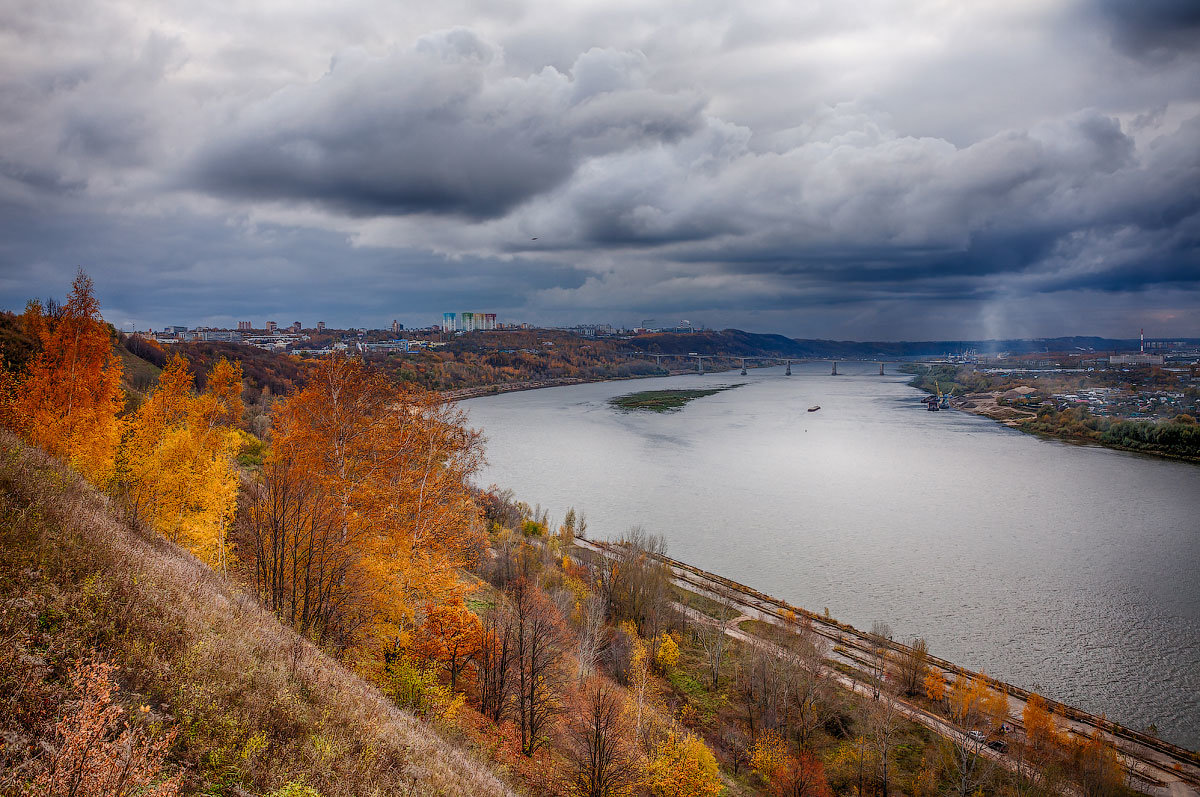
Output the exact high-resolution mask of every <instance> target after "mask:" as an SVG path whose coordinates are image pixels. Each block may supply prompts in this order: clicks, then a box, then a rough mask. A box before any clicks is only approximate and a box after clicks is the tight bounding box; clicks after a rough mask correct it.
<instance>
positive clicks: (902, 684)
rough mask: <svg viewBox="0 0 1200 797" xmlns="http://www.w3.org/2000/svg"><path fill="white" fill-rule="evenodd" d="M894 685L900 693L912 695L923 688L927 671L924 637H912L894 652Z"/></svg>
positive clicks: (927, 658)
mask: <svg viewBox="0 0 1200 797" xmlns="http://www.w3.org/2000/svg"><path fill="white" fill-rule="evenodd" d="M894 660H895V672H896V686H897V688H899V690H900V692H901V693H902V694H905V695H908V696H910V697H911V696H914V695H918V694H920V693H921V692H922V691H923V690H924V685H925V676H926V675H927V674H928V672H929V645H928V643H926V642H925V640H924V639H914V640H913V641H912V642H910V643H909V644H908V646H907V647H905V648H901V649H900V650H899V651H898V652H897V653H896V654H895V659H894Z"/></svg>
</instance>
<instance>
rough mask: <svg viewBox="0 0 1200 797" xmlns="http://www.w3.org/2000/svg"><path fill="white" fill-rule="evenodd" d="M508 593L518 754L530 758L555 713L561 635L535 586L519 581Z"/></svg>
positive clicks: (551, 609) (558, 624)
mask: <svg viewBox="0 0 1200 797" xmlns="http://www.w3.org/2000/svg"><path fill="white" fill-rule="evenodd" d="M509 592H510V596H511V600H512V607H513V608H512V614H511V623H512V627H513V653H514V662H513V663H514V664H515V665H516V687H517V693H516V698H517V699H516V704H517V714H518V725H519V726H520V729H521V752H522V753H524V754H525V755H526V756H532V755H533V753H534V751H535V750H536V749H537V748H538V747H540V746H541V745H542V744H543V743H544V742H545V732H546V729H547V727H548V726H549V724H550V722H551V720H552V719H553V718H554V717H555V716H556V715H557V714H558V712H559V706H558V702H557V697H558V692H559V691H560V686H561V664H562V661H561V660H562V655H563V652H564V644H565V636H564V633H563V627H562V623H561V618H560V617H559V615H558V612H557V611H556V610H555V608H554V606H553V604H551V602H550V599H549V598H548V597H547V596H546V594H545V593H544V592H542V590H541V589H539V588H538V587H537V586H536V585H534V584H532V583H530V582H529V581H527V580H525V579H523V578H520V579H517V580H516V581H514V582H513V583H512V585H511V587H510V588H509Z"/></svg>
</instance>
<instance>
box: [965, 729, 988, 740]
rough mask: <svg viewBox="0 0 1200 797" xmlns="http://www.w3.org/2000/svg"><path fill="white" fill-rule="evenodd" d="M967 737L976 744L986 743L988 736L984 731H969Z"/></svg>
mask: <svg viewBox="0 0 1200 797" xmlns="http://www.w3.org/2000/svg"><path fill="white" fill-rule="evenodd" d="M967 736H969V737H970V738H971V739H972V740H974V741H976V742H986V741H987V735H986V734H984V732H983V731H967Z"/></svg>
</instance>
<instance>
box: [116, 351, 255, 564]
mask: <svg viewBox="0 0 1200 797" xmlns="http://www.w3.org/2000/svg"><path fill="white" fill-rule="evenodd" d="M209 384H210V387H214V388H215V389H214V390H210V391H209V392H207V393H204V394H202V395H195V394H194V393H193V391H192V375H191V372H190V371H188V367H187V363H186V361H185V360H184V359H183V358H182V357H180V356H179V355H178V354H177V355H175V357H174V358H173V359H172V360H171V361H170V362H169V363H168V364H167V367H166V368H164V369H163V372H162V375H161V376H160V377H159V383H158V389H157V390H155V392H154V394H153V395H151V397H150V398H149V399H148V400H147V401H145V402H144V403H143V404H142V406H141V407H139V408H138V411H137V413H136V414H135V415H134V418H133V420H132V422H131V423H130V429H129V434H128V436H127V439H126V444H125V451H124V460H125V466H126V473H125V475H126V478H127V479H128V481H129V493H130V499H131V503H132V505H133V506H134V507H135V509H136V511H137V512H138V513H139V514H141V515H142V516H143V517H145V518H147V520H148V521H149V522H150V525H151V526H152V527H153V528H154V529H155V530H156V531H158V533H160V534H162V535H163V536H164V537H166V538H167V539H169V540H171V541H172V542H175V543H178V544H179V545H182V546H184V547H185V548H187V549H188V550H190V551H191V552H192V553H194V554H195V555H196V556H197V557H199V558H200V559H201V560H203V561H205V562H206V563H208V564H209V565H211V566H212V567H214V568H218V569H224V568H225V567H226V566H227V560H228V545H227V543H226V537H227V534H228V529H229V524H230V522H231V521H232V519H233V514H234V510H235V509H236V507H237V489H238V482H237V472H236V470H235V468H234V465H233V456H234V454H236V452H237V450H238V448H239V447H240V443H241V441H240V438H239V436H238V434H237V432H236V431H235V430H234V429H232V428H231V424H232V423H234V422H236V420H237V419H238V418H240V417H241V412H242V407H241V384H242V373H241V367H240V366H238V365H235V364H230V363H229V362H227V361H225V360H221V361H220V362H219V363H217V365H215V366H214V367H213V371H212V374H211V375H210V377H209Z"/></svg>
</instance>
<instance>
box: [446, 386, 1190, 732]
mask: <svg viewBox="0 0 1200 797" xmlns="http://www.w3.org/2000/svg"><path fill="white" fill-rule="evenodd" d="M793 370H794V375H793V376H791V377H786V376H784V375H783V371H782V369H776V368H772V369H761V370H752V371H751V372H750V375H749V376H745V377H743V376H738V375H737V373H736V372H732V373H721V374H709V375H704V376H698V375H691V376H676V377H668V378H662V379H644V380H636V381H627V382H608V383H597V384H587V385H577V386H571V387H563V388H552V389H545V390H535V391H528V392H521V393H506V394H501V395H498V396H492V397H487V398H480V399H474V400H471V401H467V402H463V404H462V406H463V407H464V408H465V409H466V410H467V411H468V413H469V415H470V420H471V423H472V425H473V426H476V427H478V428H481V429H482V430H483V432H484V434H485V435H486V437H487V457H488V465H487V467H486V468H485V469H484V470H483V472H482V474H481V475H480V477H479V482H480V483H481V484H483V485H486V484H490V483H495V484H498V485H500V486H501V487H509V488H512V489H513V490H514V491H515V492H516V494H517V496H518V497H519V498H521V499H523V500H525V501H527V502H529V503H530V504H534V503H540V504H541V505H542V506H543V507H547V508H549V509H550V511H551V516H552V519H557V520H559V521H561V519H562V517H563V514H564V513H565V511H566V509H567V507H568V506H574V507H575V508H576V509H578V510H581V511H583V512H584V513H585V514H586V516H587V521H588V535H589V536H593V537H600V538H616V537H619V536H620V535H621V533H622V532H623V531H625V530H626V529H628V528H629V527H631V526H634V525H641V526H643V527H645V528H646V529H647V530H649V531H652V532H656V533H660V534H663V535H664V536H665V537H666V539H667V544H668V553H670V554H671V555H672V556H674V557H675V558H677V559H681V560H683V561H686V562H689V563H691V564H694V565H696V566H698V567H701V568H704V569H706V570H710V571H713V572H716V573H720V574H721V575H724V576H727V577H729V578H732V579H734V580H736V581H740V582H743V583H745V584H749V585H751V586H753V587H756V588H757V589H759V590H761V591H763V592H766V593H769V594H772V595H775V596H777V597H780V598H784V599H786V600H788V601H790V602H792V603H794V604H797V605H799V606H803V607H805V608H807V609H810V610H814V611H817V612H821V611H823V610H824V609H825V608H828V609H829V611H830V613H831V614H832V615H833V616H834V617H835V618H837V619H838V620H841V621H843V622H849V623H851V624H853V625H855V626H857V627H859V628H865V629H869V628H870V627H871V625H872V623H873V622H874V621H876V620H879V621H883V622H886V623H888V624H890V625H891V627H892V629H893V633H894V636H895V638H896V639H901V640H909V639H911V638H913V637H918V636H920V637H924V638H925V639H926V640H928V642H929V648H930V651H931V652H933V653H935V654H936V655H939V656H942V657H944V658H947V659H950V660H952V661H954V662H956V663H958V664H961V665H963V666H966V667H969V668H972V669H982V670H985V671H986V672H987V673H988V674H990V675H993V676H995V677H998V678H1001V679H1004V680H1006V681H1009V682H1011V683H1015V684H1018V685H1020V686H1023V687H1026V688H1028V689H1032V690H1035V691H1037V692H1040V693H1042V694H1044V695H1047V696H1049V697H1052V698H1054V699H1057V700H1061V701H1064V702H1066V703H1069V704H1072V705H1075V706H1078V707H1080V708H1083V709H1086V710H1088V711H1092V712H1095V713H1106V714H1107V715H1108V716H1109V718H1110V719H1114V720H1116V721H1118V722H1121V723H1123V724H1125V725H1128V726H1130V727H1133V728H1138V729H1143V728H1146V727H1147V726H1149V725H1150V724H1154V725H1155V726H1157V728H1158V731H1159V733H1160V735H1162V736H1163V738H1166V739H1170V740H1171V741H1174V742H1177V743H1180V744H1183V745H1186V746H1188V747H1191V748H1193V749H1195V748H1197V747H1200V467H1198V466H1195V465H1190V464H1185V463H1178V462H1167V461H1160V460H1156V459H1152V458H1148V457H1142V456H1136V455H1131V454H1126V453H1122V452H1116V451H1109V450H1105V449H1101V448H1094V447H1082V446H1074V445H1068V444H1064V443H1059V442H1054V441H1046V440H1040V439H1038V438H1036V437H1033V436H1031V435H1027V434H1023V433H1021V432H1016V431H1013V430H1011V429H1007V428H1005V427H1003V426H1001V425H999V424H997V423H995V422H993V421H991V420H988V419H986V418H980V417H977V416H973V415H969V414H967V413H964V412H937V413H933V412H927V411H926V410H925V407H924V405H923V404H921V403H919V401H918V399H919V398H920V396H921V394H920V393H919V392H918V391H916V390H914V389H913V388H911V387H908V386H907V384H906V380H907V377H905V376H903V375H899V374H890V375H887V376H879V375H878V366H877V365H875V364H872V363H839V366H838V370H839V371H841V372H842V373H843V375H841V376H837V377H834V376H831V375H830V373H829V366H828V364H817V363H814V364H809V365H803V366H793ZM736 383H744V386H742V387H740V388H737V389H735V390H729V391H725V392H722V393H718V394H716V395H714V396H710V397H707V398H702V399H698V400H696V401H693V402H691V403H690V404H688V405H687V406H686V407H685V408H684V409H683V410H681V411H679V412H674V413H666V414H656V413H645V412H639V413H622V412H619V411H617V410H615V409H614V408H612V407H610V406H609V405H608V404H607V399H609V398H611V397H613V396H618V395H623V394H626V393H630V392H634V391H641V390H655V389H664V388H687V387H701V386H713V385H724V384H736ZM814 404H819V405H820V406H821V409H820V411H818V412H813V413H810V412H807V411H806V410H807V408H808V407H809V406H810V405H814Z"/></svg>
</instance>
